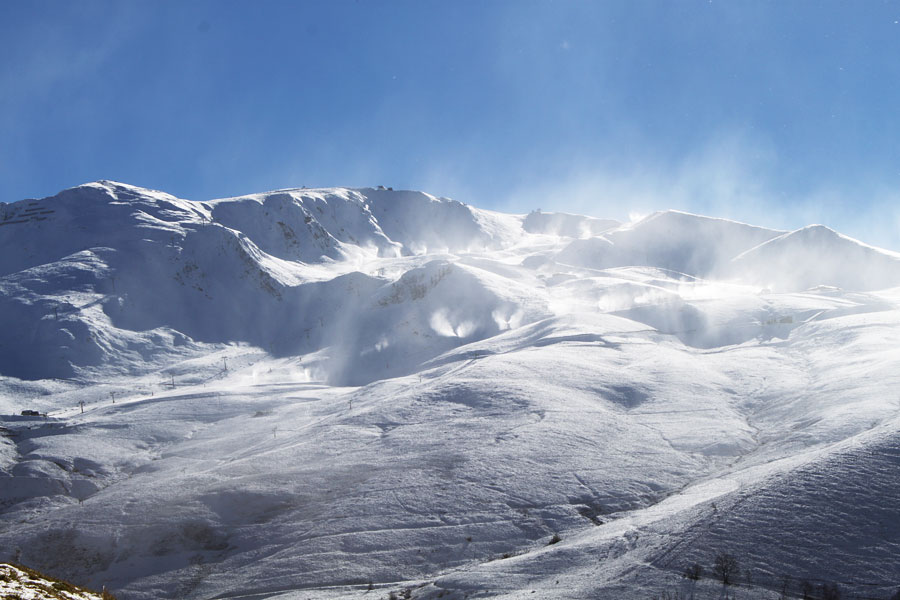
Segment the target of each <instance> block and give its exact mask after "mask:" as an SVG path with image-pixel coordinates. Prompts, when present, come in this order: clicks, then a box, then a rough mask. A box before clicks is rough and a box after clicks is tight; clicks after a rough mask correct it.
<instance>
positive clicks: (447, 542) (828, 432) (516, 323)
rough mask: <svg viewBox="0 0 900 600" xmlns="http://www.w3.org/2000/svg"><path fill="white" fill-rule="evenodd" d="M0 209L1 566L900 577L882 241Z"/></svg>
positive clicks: (663, 216) (350, 199) (329, 583)
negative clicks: (723, 567)
mask: <svg viewBox="0 0 900 600" xmlns="http://www.w3.org/2000/svg"><path fill="white" fill-rule="evenodd" d="M3 210H4V211H6V212H5V213H4V214H5V215H6V216H4V214H0V219H5V220H0V224H2V223H6V224H5V225H0V250H2V252H0V265H2V270H0V272H2V273H3V275H2V277H0V308H2V311H0V325H2V327H0V560H13V559H15V560H16V561H19V562H22V563H25V564H29V565H32V566H35V567H37V568H40V569H42V570H44V571H46V572H48V573H51V574H53V575H55V576H59V577H64V578H69V579H72V580H78V581H85V582H87V583H89V584H90V585H92V586H93V587H95V588H98V589H99V588H100V587H102V586H106V587H108V588H111V589H113V590H114V591H116V592H117V595H118V596H119V597H121V598H129V599H140V600H143V599H148V600H149V599H151V598H161V597H172V598H238V597H258V598H263V597H283V598H288V599H294V598H298V599H299V598H346V597H357V596H358V597H360V598H371V597H386V596H388V594H390V593H394V594H395V595H398V596H402V595H403V594H406V593H408V594H409V595H410V596H411V597H414V598H438V597H440V598H448V597H449V598H465V597H471V596H478V597H504V598H524V597H531V598H534V597H540V598H597V597H601V598H605V597H610V598H612V597H615V598H648V597H653V596H659V595H661V594H663V593H669V594H674V593H675V592H676V591H677V592H678V593H680V594H684V595H685V596H686V595H689V594H690V593H691V592H693V593H694V594H695V597H698V598H702V597H710V598H713V597H720V596H721V595H722V592H723V591H722V589H721V584H716V583H715V582H713V581H712V580H711V579H710V577H709V571H710V569H711V565H712V562H713V560H714V557H715V555H716V554H718V553H721V552H732V553H734V554H735V555H736V556H737V557H738V558H739V559H740V562H741V565H742V567H743V568H744V570H745V571H748V572H750V574H751V575H750V578H749V580H748V579H747V578H746V577H745V576H742V578H741V579H740V582H739V583H740V588H739V589H740V593H741V594H742V595H752V597H760V598H767V597H768V598H777V597H779V595H780V589H781V588H780V586H781V585H782V578H783V576H784V575H790V576H791V577H792V581H793V583H792V584H791V586H792V587H791V590H792V591H791V594H792V597H798V596H799V594H800V580H801V579H805V580H808V581H810V582H813V583H815V585H821V584H822V583H831V582H836V583H838V584H839V585H840V586H841V587H842V589H843V590H844V592H845V593H848V594H849V593H853V594H857V595H862V596H865V597H879V598H888V597H890V596H891V594H893V592H894V591H896V589H897V587H898V586H900V581H897V573H900V562H898V558H897V557H900V552H898V549H900V537H898V536H900V530H898V528H897V526H896V524H897V523H900V512H898V511H900V508H898V507H900V502H898V500H900V497H898V493H900V478H898V476H897V470H896V467H897V456H898V451H897V439H898V438H897V436H898V431H900V429H898V425H900V421H898V419H900V400H898V395H897V392H896V390H897V389H898V385H900V368H898V367H900V364H898V363H900V353H898V351H897V348H898V347H900V310H898V304H900V290H898V289H897V288H893V287H891V286H894V285H897V283H896V282H895V279H893V273H894V268H895V266H894V265H895V263H894V260H895V259H894V257H893V255H892V254H891V253H888V252H886V251H881V250H877V249H873V248H870V247H867V246H865V245H863V244H861V243H859V242H856V241H854V240H849V239H848V238H845V237H843V236H840V235H839V234H836V233H834V232H830V230H829V231H826V232H821V231H820V230H819V229H818V228H812V229H810V230H809V231H807V230H801V231H800V232H793V233H788V234H785V233H784V232H779V231H773V230H766V229H761V228H757V227H752V226H749V225H744V224H740V223H735V222H731V221H726V220H722V219H713V218H708V217H701V216H697V215H687V214H685V213H678V212H665V213H657V214H655V215H651V216H650V217H648V218H647V219H645V220H643V221H640V222H638V223H635V224H631V225H627V226H621V225H618V224H616V223H609V222H605V221H602V220H599V219H589V218H586V217H577V216H574V215H554V214H553V213H532V214H531V215H527V216H520V215H503V214H500V213H495V212H491V211H483V210H479V209H476V208H473V207H469V206H466V205H464V204H461V203H458V202H454V201H451V200H446V199H439V198H435V197H433V196H430V195H428V194H423V193H419V192H393V191H391V190H380V189H378V190H375V189H357V190H351V189H343V188H334V189H325V190H307V189H300V190H280V191H277V192H270V193H266V194H256V195H251V196H244V197H239V198H228V199H223V200H215V201H211V202H192V201H189V200H181V199H177V198H173V197H171V196H167V195H165V194H162V193H160V192H152V191H149V190H142V189H140V188H134V187H132V186H127V185H124V184H118V183H113V182H98V183H94V184H88V185H86V186H81V187H79V188H74V189H72V190H67V191H65V192H62V193H60V194H59V195H57V196H55V197H53V198H47V199H44V200H39V201H25V202H23V203H14V204H11V205H5V206H4V207H3ZM48 211H52V212H48ZM536 215H537V216H536ZM804 232H805V233H804ZM811 257H818V258H819V260H818V262H816V263H815V265H816V266H815V268H811V267H810V268H807V265H809V264H811ZM773 261H782V262H781V263H780V264H781V270H780V271H779V277H780V278H781V279H780V280H779V281H778V282H775V281H773V280H771V278H765V280H764V278H763V277H762V275H761V274H765V273H767V272H769V271H770V268H769V267H770V266H771V265H772V262H773ZM792 265H793V266H797V268H796V270H792ZM798 265H799V266H798ZM801 267H802V268H801ZM854 274H857V275H859V274H862V275H859V276H858V277H856V278H854V277H853V276H852V275H854ZM792 276H793V278H792ZM24 409H29V410H38V411H41V412H45V413H48V416H47V417H34V416H21V415H19V413H20V411H22V410H24ZM82 411H83V412H82ZM555 534H558V535H559V537H560V538H561V541H559V542H558V543H554V544H549V545H548V543H549V542H550V541H551V540H552V539H554V537H553V536H554V535H555ZM694 562H697V563H699V564H702V565H703V566H705V567H706V571H707V575H706V576H704V578H703V579H701V580H700V581H697V582H693V581H690V580H685V579H683V578H682V577H681V574H682V572H683V570H684V568H685V567H686V566H689V565H690V564H692V563H694Z"/></svg>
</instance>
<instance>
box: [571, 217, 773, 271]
mask: <svg viewBox="0 0 900 600" xmlns="http://www.w3.org/2000/svg"><path fill="white" fill-rule="evenodd" d="M780 233H781V232H779V231H774V230H771V229H763V228H761V227H753V226H750V225H745V224H743V223H737V222H735V221H728V220H726V219H714V218H710V217H703V216H699V215H692V214H689V213H684V212H679V211H674V210H669V211H663V212H656V213H653V214H652V215H649V216H647V217H645V218H643V219H641V220H640V221H638V222H637V223H634V224H630V225H624V226H621V227H619V228H617V229H613V230H611V231H607V232H604V233H603V235H602V236H601V237H594V238H589V239H584V240H576V241H573V242H572V243H571V244H569V245H568V246H567V247H566V248H565V249H564V250H563V251H562V252H560V253H559V255H558V256H557V260H559V261H560V262H563V263H567V264H573V265H578V266H583V267H591V268H594V269H608V268H610V267H629V266H652V267H658V268H662V269H667V270H670V271H675V272H678V273H685V274H688V275H693V276H697V277H715V276H718V275H721V274H722V273H723V271H724V268H725V267H726V266H727V265H728V261H730V260H731V259H732V258H733V257H735V256H737V255H738V254H740V253H741V252H743V251H744V250H747V249H748V248H752V247H754V246H756V245H758V244H760V243H762V242H764V241H766V240H769V239H771V238H773V237H775V236H777V235H778V234H780Z"/></svg>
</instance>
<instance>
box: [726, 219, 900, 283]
mask: <svg viewBox="0 0 900 600" xmlns="http://www.w3.org/2000/svg"><path fill="white" fill-rule="evenodd" d="M732 269H733V272H734V273H735V274H736V275H738V276H740V277H741V279H743V280H745V281H749V282H753V283H757V284H760V285H763V286H765V287H768V288H771V289H777V290H780V291H796V290H803V289H808V288H811V287H814V286H817V285H829V286H835V287H839V288H843V289H848V290H878V289H884V288H887V287H895V286H898V285H900V255H898V254H896V253H893V252H888V251H885V250H881V249H879V248H873V247H872V246H867V245H866V244H863V243H861V242H858V241H857V240H854V239H851V238H848V237H847V236H844V235H841V234H839V233H838V232H836V231H834V230H832V229H829V228H828V227H825V226H823V225H810V226H808V227H804V228H802V229H798V230H796V231H792V232H790V233H785V234H783V235H780V236H778V237H776V238H773V239H771V240H768V241H767V242H765V243H763V244H760V245H759V246H756V247H755V248H751V249H749V250H747V251H746V252H743V253H742V254H740V255H738V256H736V257H735V258H734V260H733V262H732Z"/></svg>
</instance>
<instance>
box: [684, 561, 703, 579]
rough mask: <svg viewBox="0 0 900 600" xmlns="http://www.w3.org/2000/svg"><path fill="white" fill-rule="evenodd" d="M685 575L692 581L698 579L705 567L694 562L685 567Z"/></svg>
mask: <svg viewBox="0 0 900 600" xmlns="http://www.w3.org/2000/svg"><path fill="white" fill-rule="evenodd" d="M684 576H685V577H686V578H687V579H690V580H692V581H697V580H698V579H700V578H701V577H702V576H703V567H701V566H700V565H699V564H697V563H694V564H692V565H691V566H689V567H685V568H684Z"/></svg>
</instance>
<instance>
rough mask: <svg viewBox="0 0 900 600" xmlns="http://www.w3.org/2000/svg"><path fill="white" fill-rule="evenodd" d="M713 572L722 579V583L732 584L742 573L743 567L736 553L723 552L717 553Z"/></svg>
mask: <svg viewBox="0 0 900 600" xmlns="http://www.w3.org/2000/svg"><path fill="white" fill-rule="evenodd" d="M713 573H714V574H715V575H716V578H717V579H721V580H722V583H724V584H725V585H731V584H732V583H734V581H735V579H737V576H738V575H740V573H741V567H740V565H739V564H738V560H737V558H735V557H734V555H732V554H728V553H727V552H722V553H720V554H717V555H716V559H715V562H714V563H713Z"/></svg>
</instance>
